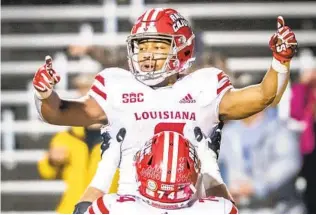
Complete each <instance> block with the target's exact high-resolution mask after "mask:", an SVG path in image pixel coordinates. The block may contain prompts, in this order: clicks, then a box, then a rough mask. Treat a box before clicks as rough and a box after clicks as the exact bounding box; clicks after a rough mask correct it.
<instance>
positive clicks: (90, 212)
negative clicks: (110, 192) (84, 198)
mask: <svg viewBox="0 0 316 215" xmlns="http://www.w3.org/2000/svg"><path fill="white" fill-rule="evenodd" d="M88 212H89V214H95V213H94V210H93V208H92V205H90V207H89V209H88Z"/></svg>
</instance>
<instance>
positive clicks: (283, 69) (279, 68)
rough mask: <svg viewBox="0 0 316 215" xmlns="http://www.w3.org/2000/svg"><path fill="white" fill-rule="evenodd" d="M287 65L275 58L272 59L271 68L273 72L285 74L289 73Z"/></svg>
mask: <svg viewBox="0 0 316 215" xmlns="http://www.w3.org/2000/svg"><path fill="white" fill-rule="evenodd" d="M288 63H289V62H281V61H280V60H278V59H277V58H275V57H273V59H272V63H271V67H272V69H273V70H275V71H276V72H279V73H287V72H288V71H289V69H288Z"/></svg>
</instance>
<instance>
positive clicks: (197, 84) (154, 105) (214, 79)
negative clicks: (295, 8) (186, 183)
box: [33, 8, 297, 204]
mask: <svg viewBox="0 0 316 215" xmlns="http://www.w3.org/2000/svg"><path fill="white" fill-rule="evenodd" d="M194 37H195V36H194V33H193V32H192V29H191V27H190V25H189V23H188V22H187V20H186V19H185V18H184V17H183V16H181V15H180V14H179V13H178V12H177V11H176V10H173V9H160V8H154V9H149V10H147V11H146V12H145V13H144V14H143V15H142V16H141V17H139V18H138V20H137V21H136V23H135V25H134V26H133V28H132V31H131V35H130V36H129V37H128V38H127V51H128V61H129V65H130V71H126V70H124V69H121V68H107V69H105V70H104V71H102V72H100V73H99V74H98V75H97V76H96V77H95V82H94V84H93V85H92V87H91V90H90V91H89V93H88V95H86V96H85V97H83V98H80V99H75V100H66V99H61V98H60V97H59V95H58V94H57V93H56V92H55V91H54V90H53V86H54V85H55V84H57V83H58V82H59V80H60V78H59V76H58V74H57V73H56V72H55V71H54V69H53V68H52V59H51V58H50V57H49V56H48V57H47V58H46V64H45V65H44V66H42V67H40V68H39V69H38V71H37V72H36V74H35V76H34V79H33V85H34V87H35V89H36V91H35V93H36V97H35V98H36V104H37V108H38V111H39V113H40V115H41V116H42V118H43V120H45V121H46V122H48V123H50V124H55V125H69V126H87V125H91V124H95V123H100V122H102V121H104V120H108V122H109V123H110V125H111V128H112V129H111V130H112V131H110V133H111V134H112V135H113V136H114V135H116V134H117V132H118V131H117V129H116V128H122V127H123V128H125V130H126V135H125V140H124V141H123V142H122V143H121V144H119V145H120V147H119V149H116V148H115V147H111V146H110V147H109V149H107V151H108V153H104V154H103V157H102V161H101V162H100V164H99V168H98V170H97V173H96V175H95V177H94V179H93V181H92V182H91V184H90V187H89V188H88V189H87V191H86V193H85V194H84V196H83V198H82V199H81V201H82V203H83V204H84V203H85V202H91V201H94V200H95V199H96V198H98V197H99V196H102V195H103V194H104V192H105V191H106V190H107V189H108V186H109V184H111V180H112V176H113V175H114V172H115V168H117V167H119V168H120V181H119V189H118V193H130V194H132V193H133V192H136V190H137V187H136V184H135V183H134V178H135V175H136V173H135V171H134V168H132V166H131V165H132V160H133V157H134V155H135V153H136V152H137V151H138V150H139V148H140V147H141V146H142V144H143V143H144V142H145V141H146V140H148V139H149V138H150V137H152V135H153V134H156V133H159V132H161V131H176V132H178V133H180V134H183V135H184V136H185V137H186V138H188V139H190V138H189V137H188V136H190V134H191V133H192V130H193V128H195V127H196V126H198V127H200V128H201V131H202V132H203V133H204V134H205V135H207V136H209V135H210V133H211V132H212V129H213V127H214V126H215V125H217V124H218V123H219V121H220V120H223V121H224V120H234V119H242V118H245V117H248V116H251V115H253V114H255V113H258V112H260V111H262V110H263V109H265V108H266V107H268V106H269V105H271V104H277V103H278V102H279V101H280V99H281V97H282V94H283V92H284V90H285V88H286V85H287V82H288V79H289V66H290V61H291V59H292V57H293V56H294V54H295V51H296V48H297V41H296V39H295V35H294V33H293V31H292V30H291V29H290V28H289V27H288V26H285V24H284V20H283V18H282V17H278V19H277V32H276V33H275V34H274V35H272V37H271V39H270V42H269V46H270V48H271V50H272V54H273V57H272V62H271V66H270V67H269V68H268V71H267V73H266V75H265V77H264V79H263V80H262V82H261V83H260V84H258V85H253V86H249V87H246V88H242V89H234V88H233V86H232V84H231V82H230V80H229V77H228V76H227V75H226V74H225V72H224V71H221V70H219V69H217V68H204V69H200V70H197V71H195V72H193V73H191V74H188V75H186V73H185V72H186V70H187V69H188V68H189V67H190V65H191V64H192V63H193V61H194V44H195V43H194ZM190 140H191V139H190ZM112 150H113V152H112ZM115 150H117V151H116V152H114V151H115ZM198 151H200V155H199V157H200V159H201V162H202V167H201V172H202V173H203V174H204V175H205V177H204V178H206V179H208V178H209V179H210V180H204V178H203V184H204V188H203V189H205V192H206V195H209V193H208V191H209V190H210V189H212V190H213V193H214V192H215V190H220V192H219V193H222V194H221V195H220V196H224V197H226V198H230V196H229V194H228V193H227V191H226V187H225V186H223V182H222V180H221V178H220V175H219V171H218V168H217V167H216V165H217V164H216V156H214V153H211V151H212V150H205V151H203V150H198ZM109 152H111V153H109ZM105 154H107V156H105ZM204 181H209V182H208V183H206V182H204ZM216 188H220V189H216ZM215 193H216V192H215Z"/></svg>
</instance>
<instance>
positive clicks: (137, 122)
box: [89, 68, 232, 193]
mask: <svg viewBox="0 0 316 215" xmlns="http://www.w3.org/2000/svg"><path fill="white" fill-rule="evenodd" d="M231 88H232V85H231V82H230V80H229V78H228V76H227V75H226V74H225V73H224V72H222V71H221V70H219V69H216V68H205V69H201V70H197V71H195V72H193V73H191V74H189V75H187V76H185V77H184V78H182V79H180V80H178V81H177V82H176V83H175V84H173V85H171V86H167V87H161V88H157V89H153V88H151V87H149V86H147V85H145V84H143V83H141V82H139V81H138V80H137V79H136V78H135V77H134V75H133V74H132V73H131V72H129V71H126V70H124V69H120V68H109V69H105V70H104V71H102V72H100V73H99V74H98V75H97V76H96V78H95V81H94V84H93V85H92V87H91V89H90V91H89V95H90V96H92V97H93V98H94V99H95V100H96V101H97V103H98V104H99V105H100V106H101V107H102V109H103V110H104V112H105V114H106V116H107V118H108V121H109V125H110V127H111V129H110V134H111V136H112V137H115V136H116V134H117V131H118V129H120V128H125V129H126V136H125V140H124V142H123V143H122V144H121V145H120V146H117V145H118V144H116V146H111V147H110V149H109V150H108V152H105V153H104V154H103V158H102V161H101V162H100V164H99V167H98V170H97V173H96V175H95V177H94V179H93V181H92V182H91V186H93V187H96V188H98V189H100V190H103V191H104V192H106V191H107V190H108V188H109V186H110V184H111V179H112V176H113V175H114V172H115V169H116V168H117V167H119V168H120V180H119V189H118V193H133V192H134V191H136V190H137V189H136V183H134V182H135V177H136V172H135V168H133V166H132V164H133V160H134V155H135V153H136V152H137V151H138V150H139V149H140V147H141V146H142V145H143V144H145V142H146V141H147V140H149V139H150V138H151V137H152V136H153V135H154V134H155V133H158V132H160V131H163V130H171V131H177V132H179V133H182V134H183V135H184V136H185V137H186V138H188V139H189V140H190V141H192V142H193V141H194V140H193V139H194V133H193V129H194V127H195V126H199V127H200V128H201V129H202V131H203V133H204V134H206V135H209V134H210V132H211V131H212V128H213V127H214V126H215V125H216V124H217V123H218V122H219V119H218V115H219V114H218V108H219V103H220V101H221V99H222V97H223V95H224V94H225V92H227V90H229V89H231ZM112 145H114V144H112ZM113 147H114V148H113ZM111 150H112V151H111ZM201 160H203V159H201ZM216 165H217V164H216ZM102 166H103V168H102ZM110 166H111V167H110ZM202 169H203V162H202Z"/></svg>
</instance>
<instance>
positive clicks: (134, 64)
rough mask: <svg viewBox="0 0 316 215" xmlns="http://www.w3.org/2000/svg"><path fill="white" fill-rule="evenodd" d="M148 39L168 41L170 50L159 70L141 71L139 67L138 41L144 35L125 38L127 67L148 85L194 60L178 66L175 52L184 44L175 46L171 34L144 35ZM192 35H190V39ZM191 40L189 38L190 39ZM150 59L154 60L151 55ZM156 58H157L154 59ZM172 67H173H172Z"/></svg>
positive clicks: (152, 84)
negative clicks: (178, 46) (126, 43)
mask: <svg viewBox="0 0 316 215" xmlns="http://www.w3.org/2000/svg"><path fill="white" fill-rule="evenodd" d="M146 36H148V38H150V40H156V41H159V40H160V41H166V40H169V41H170V50H169V52H168V53H167V54H165V55H166V60H165V62H164V64H163V66H162V67H161V69H159V70H155V71H143V69H142V68H141V67H140V64H139V61H138V60H139V59H138V52H139V50H138V41H140V40H144V35H142V34H140V35H132V36H130V37H129V38H128V39H127V42H128V47H127V49H128V59H129V67H130V70H131V72H132V73H133V74H134V75H135V77H136V79H137V80H139V81H140V82H142V83H144V84H146V85H148V86H156V85H159V84H161V83H163V82H164V81H166V79H167V78H168V77H170V76H172V75H174V74H176V73H180V72H183V71H184V70H186V69H187V68H189V67H190V66H191V64H192V62H193V61H194V58H192V59H189V60H188V63H187V64H185V65H184V66H182V68H180V67H179V60H178V58H177V53H178V52H179V51H180V50H181V49H182V48H184V47H185V46H183V47H181V49H179V48H177V47H176V45H175V39H174V37H172V36H169V35H157V34H152V35H146ZM193 38H194V36H192V39H193ZM190 42H191V40H190ZM148 55H161V54H159V53H157V54H153V53H148ZM150 60H153V61H154V60H155V59H154V58H153V56H151V58H150ZM156 60H157V59H156ZM151 63H152V62H150V64H151ZM173 68H174V69H173Z"/></svg>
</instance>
